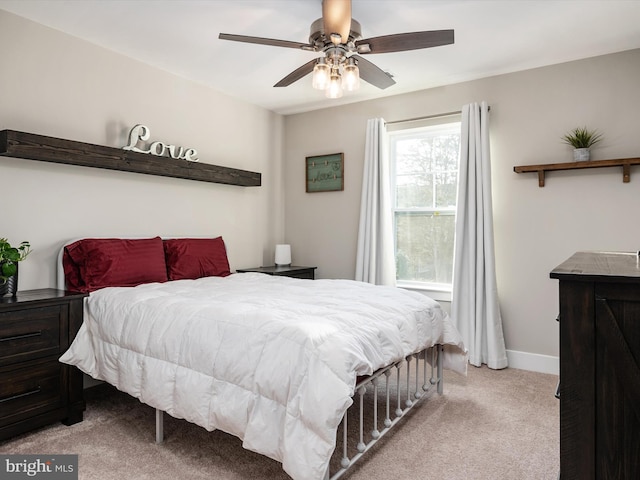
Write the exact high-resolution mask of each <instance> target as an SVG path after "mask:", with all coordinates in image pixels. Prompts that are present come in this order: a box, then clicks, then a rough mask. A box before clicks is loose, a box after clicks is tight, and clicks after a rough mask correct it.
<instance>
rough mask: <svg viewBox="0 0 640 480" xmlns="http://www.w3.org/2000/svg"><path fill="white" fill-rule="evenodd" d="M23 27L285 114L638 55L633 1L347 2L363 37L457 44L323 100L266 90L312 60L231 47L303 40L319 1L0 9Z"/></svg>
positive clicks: (178, 0)
mask: <svg viewBox="0 0 640 480" xmlns="http://www.w3.org/2000/svg"><path fill="white" fill-rule="evenodd" d="M0 9H4V10H7V11H9V12H12V13H15V14H17V15H20V16H23V17H26V18H29V19H31V20H34V21H36V22H38V23H41V24H44V25H47V26H49V27H52V28H55V29H57V30H62V31H64V32H67V33H69V34H71V35H74V36H76V37H80V38H83V39H86V40H88V41H90V42H92V43H95V44H97V45H101V46H103V47H105V48H108V49H110V50H113V51H115V52H119V53H121V54H123V55H127V56H129V57H132V58H135V59H138V60H140V61H142V62H144V63H147V64H149V65H152V66H155V67H158V68H161V69H163V70H166V71H169V72H173V73H175V74H177V75H180V76H182V77H185V78H189V79H191V80H194V81H196V82H199V83H202V84H205V85H208V86H210V87H211V88H214V89H215V90H218V91H220V92H223V93H226V94H228V95H231V96H234V97H238V98H241V99H244V100H246V101H247V102H250V103H253V104H256V105H260V106H262V107H264V108H267V109H270V110H273V111H276V112H278V113H282V114H289V113H295V112H301V111H308V110H313V109H317V108H324V107H327V106H332V105H338V104H343V103H350V102H354V101H361V100H365V99H371V98H376V97H381V96H387V95H395V94H398V93H405V92H410V91H415V90H421V89H425V88H431V87H437V86H442V85H447V84H451V83H458V82H461V81H466V80H472V79H477V78H481V77H486V76H490V75H495V74H501V73H508V72H514V71H519V70H525V69H529V68H534V67H539V66H544V65H550V64H555V63H561V62H566V61H570V60H576V59H580V58H586V57H591V56H596V55H602V54H606V53H612V52H617V51H623V50H629V49H633V48H640V0H626V1H618V0H531V1H528V0H502V1H495V0H353V7H352V16H353V18H355V19H356V20H358V21H359V22H360V24H361V25H362V35H363V37H364V38H370V37H376V36H381V35H389V34H394V33H404V32H414V31H422V30H442V29H454V30H455V44H453V45H448V46H442V47H436V48H431V49H423V50H414V51H411V52H400V53H385V54H378V55H367V56H366V58H367V60H369V61H372V62H374V63H375V64H376V65H378V66H379V67H380V68H382V69H383V70H385V71H388V72H389V73H391V74H392V75H394V78H395V80H396V82H397V83H396V85H394V86H392V87H389V88H388V89H386V90H379V89H377V88H375V87H373V86H371V85H369V84H366V83H364V82H363V83H362V86H361V88H360V90H358V91H357V92H354V93H345V96H344V97H343V98H342V99H339V100H329V99H326V98H325V97H324V94H323V93H322V92H319V91H316V90H314V89H312V88H311V80H310V76H308V77H305V78H303V79H302V80H299V81H298V82H296V83H294V84H293V85H291V86H289V87H286V88H274V87H273V84H275V83H276V82H277V81H279V80H280V79H281V78H283V77H284V76H285V75H287V74H288V73H290V72H291V71H293V70H295V69H296V68H297V67H299V66H300V65H302V64H304V63H306V62H308V61H309V60H311V59H312V58H314V57H316V56H318V55H317V54H314V53H313V52H305V51H297V50H295V49H291V48H279V47H271V46H264V45H255V44H247V43H237V42H229V41H224V40H219V39H218V34H219V33H221V32H223V33H234V34H240V35H250V36H258V37H267V38H276V39H282V40H291V41H296V42H304V43H306V42H307V41H308V37H309V27H310V25H311V23H312V22H313V21H314V20H316V19H317V18H320V16H321V13H322V9H321V0H0Z"/></svg>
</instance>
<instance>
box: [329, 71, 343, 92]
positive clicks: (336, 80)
mask: <svg viewBox="0 0 640 480" xmlns="http://www.w3.org/2000/svg"><path fill="white" fill-rule="evenodd" d="M325 95H326V96H327V98H340V97H342V79H341V78H340V72H338V70H337V69H333V70H332V71H331V79H330V80H329V86H328V87H327V89H326V90H325Z"/></svg>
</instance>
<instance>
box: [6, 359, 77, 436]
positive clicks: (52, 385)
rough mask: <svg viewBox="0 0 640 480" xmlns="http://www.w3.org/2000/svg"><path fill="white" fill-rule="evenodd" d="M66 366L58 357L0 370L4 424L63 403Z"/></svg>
mask: <svg viewBox="0 0 640 480" xmlns="http://www.w3.org/2000/svg"><path fill="white" fill-rule="evenodd" d="M62 368H63V366H62V364H61V363H60V362H58V361H57V360H49V361H42V362H40V363H37V364H32V365H31V366H28V367H24V368H14V369H11V370H8V369H3V370H0V426H2V425H7V424H9V423H13V422H16V421H19V420H22V419H23V418H27V417H30V416H33V415H37V414H39V413H41V412H44V411H47V410H51V409H54V408H57V407H59V406H60V405H62V404H63V402H65V401H66V398H65V394H64V392H63V391H62V389H61V384H62Z"/></svg>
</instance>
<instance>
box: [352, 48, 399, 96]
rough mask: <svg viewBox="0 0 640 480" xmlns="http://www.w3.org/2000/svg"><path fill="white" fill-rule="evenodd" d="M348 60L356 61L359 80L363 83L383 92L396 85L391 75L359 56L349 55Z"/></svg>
mask: <svg viewBox="0 0 640 480" xmlns="http://www.w3.org/2000/svg"><path fill="white" fill-rule="evenodd" d="M350 58H355V59H356V62H357V64H358V70H360V78H361V79H362V80H364V81H365V82H367V83H370V84H371V85H374V86H376V87H378V88H381V89H383V90H384V89H385V88H387V87H390V86H391V85H394V84H395V83H396V81H395V80H394V79H393V78H392V77H391V75H389V74H388V73H387V72H385V71H384V70H382V69H381V68H380V67H378V66H376V65H374V64H373V63H371V62H370V61H369V60H365V59H364V58H362V57H361V56H360V55H351V57H350Z"/></svg>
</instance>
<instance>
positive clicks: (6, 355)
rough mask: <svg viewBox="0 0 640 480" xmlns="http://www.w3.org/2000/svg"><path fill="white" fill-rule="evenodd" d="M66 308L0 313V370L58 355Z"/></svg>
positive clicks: (56, 306) (63, 306)
mask: <svg viewBox="0 0 640 480" xmlns="http://www.w3.org/2000/svg"><path fill="white" fill-rule="evenodd" d="M66 309H67V307H66V305H55V306H50V307H41V308H32V309H29V310H24V309H23V310H14V311H9V312H1V313H0V366H2V365H8V364H11V363H16V362H23V361H27V360H32V359H36V358H42V357H46V356H49V355H55V354H57V353H61V352H60V340H61V339H60V332H61V327H64V325H61V323H63V322H64V319H65V318H66Z"/></svg>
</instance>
